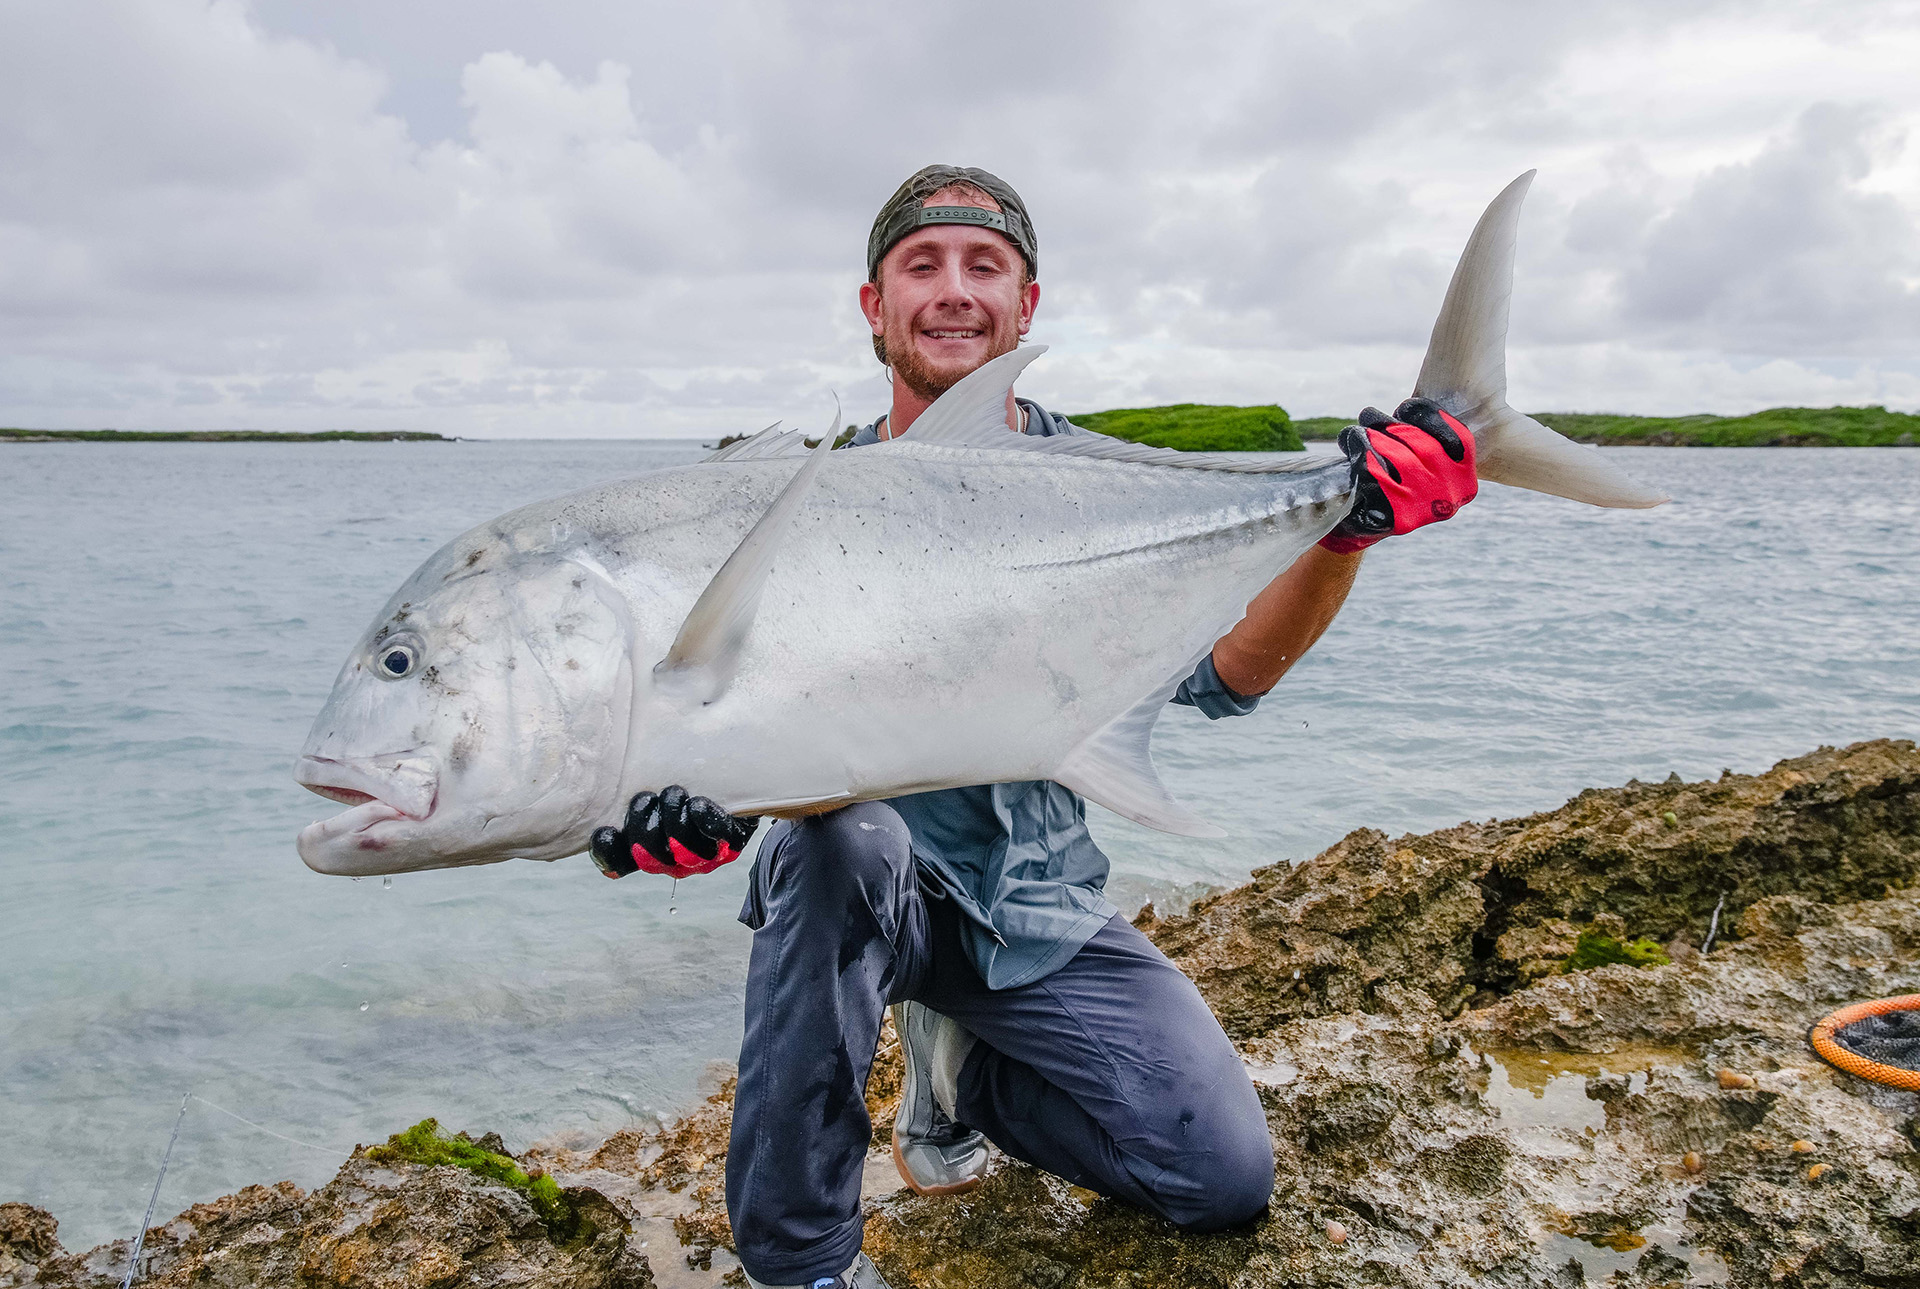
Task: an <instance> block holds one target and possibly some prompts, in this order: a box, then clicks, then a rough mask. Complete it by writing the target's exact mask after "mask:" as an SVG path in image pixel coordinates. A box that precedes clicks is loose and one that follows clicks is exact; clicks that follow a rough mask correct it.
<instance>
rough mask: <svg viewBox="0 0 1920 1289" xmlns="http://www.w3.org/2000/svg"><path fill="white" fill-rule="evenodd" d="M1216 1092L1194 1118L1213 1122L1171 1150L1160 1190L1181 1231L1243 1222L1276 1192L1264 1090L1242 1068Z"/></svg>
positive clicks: (1166, 1209)
mask: <svg viewBox="0 0 1920 1289" xmlns="http://www.w3.org/2000/svg"><path fill="white" fill-rule="evenodd" d="M1236 1076H1237V1077H1236ZM1214 1091H1215V1096H1214V1098H1213V1104H1211V1105H1209V1106H1207V1107H1205V1108H1204V1112H1203V1114H1202V1115H1200V1116H1196V1118H1195V1120H1194V1121H1193V1122H1196V1123H1205V1124H1207V1125H1208V1128H1207V1135H1206V1139H1205V1140H1203V1141H1198V1142H1192V1141H1191V1139H1190V1138H1188V1142H1189V1143H1190V1148H1189V1149H1187V1150H1174V1151H1172V1152H1170V1153H1169V1156H1168V1158H1167V1160H1166V1171H1165V1172H1164V1173H1163V1174H1162V1178H1161V1185H1160V1186H1159V1187H1158V1188H1156V1189H1158V1190H1160V1192H1161V1199H1162V1203H1163V1206H1164V1207H1163V1208H1162V1212H1164V1213H1165V1215H1166V1217H1167V1218H1168V1220H1170V1221H1172V1222H1173V1223H1174V1224H1175V1225H1176V1226H1179V1227H1180V1228H1181V1229H1182V1230H1187V1231H1218V1230H1220V1229H1222V1228H1224V1227H1229V1226H1238V1225H1239V1224H1240V1223H1242V1222H1245V1221H1247V1220H1249V1219H1251V1218H1253V1217H1256V1216H1258V1215H1259V1214H1260V1213H1262V1212H1264V1211H1266V1207H1267V1201H1268V1200H1269V1199H1270V1198H1271V1197H1272V1195H1273V1138H1272V1136H1271V1135H1270V1134H1269V1133H1268V1130H1267V1119H1266V1114H1265V1112H1264V1111H1263V1110H1262V1109H1261V1107H1260V1097H1259V1094H1258V1093H1257V1092H1255V1091H1254V1089H1253V1084H1252V1082H1251V1081H1250V1080H1249V1079H1247V1077H1246V1075H1245V1073H1244V1072H1242V1071H1240V1070H1233V1071H1231V1072H1230V1073H1229V1074H1228V1076H1227V1077H1226V1078H1224V1079H1222V1080H1220V1081H1219V1082H1218V1083H1216V1084H1214ZM1183 1126H1184V1125H1183Z"/></svg>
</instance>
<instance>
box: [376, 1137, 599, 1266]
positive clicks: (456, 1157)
mask: <svg viewBox="0 0 1920 1289" xmlns="http://www.w3.org/2000/svg"><path fill="white" fill-rule="evenodd" d="M366 1157H367V1158H368V1159H371V1160H373V1161H374V1162H375V1163H382V1164H384V1163H398V1164H422V1165H425V1166H426V1167H428V1168H431V1167H433V1166H435V1165H436V1164H448V1165H451V1166H453V1167H455V1168H464V1169H466V1170H467V1171H468V1172H471V1173H476V1174H478V1175H479V1176H481V1177H485V1178H488V1179H490V1180H492V1181H496V1182H499V1183H501V1184H502V1185H504V1186H511V1187H513V1188H514V1189H515V1190H517V1191H522V1192H524V1193H525V1194H526V1197H527V1199H528V1200H529V1201H531V1202H532V1204H533V1207H534V1208H535V1209H536V1210H538V1211H539V1214H540V1216H541V1217H542V1218H544V1219H546V1223H547V1226H548V1227H549V1228H550V1229H551V1230H552V1231H553V1233H554V1235H555V1237H556V1238H559V1239H566V1238H568V1237H570V1236H571V1235H573V1233H574V1228H575V1226H576V1225H577V1224H578V1214H576V1213H575V1211H574V1208H573V1206H572V1205H571V1204H569V1203H567V1200H566V1197H565V1196H563V1195H562V1194H561V1193H560V1185H559V1183H558V1182H556V1181H554V1180H553V1178H551V1177H549V1176H548V1175H547V1174H546V1173H545V1172H542V1173H540V1174H539V1175H538V1176H531V1175H529V1174H527V1173H525V1172H523V1171H521V1168H520V1165H518V1164H516V1163H515V1162H514V1161H513V1156H511V1155H509V1154H507V1153H506V1145H505V1143H503V1142H501V1141H500V1139H499V1137H497V1136H495V1135H494V1134H492V1133H489V1134H487V1136H486V1137H483V1138H482V1139H481V1142H479V1143H476V1142H475V1141H474V1140H473V1139H472V1138H471V1137H469V1136H468V1135H467V1134H466V1133H464V1132H462V1133H457V1134H455V1135H453V1136H448V1135H447V1134H446V1133H445V1132H443V1131H441V1128H440V1121H439V1120H438V1119H430V1118H429V1119H422V1120H421V1121H420V1122H419V1123H416V1124H414V1125H413V1127H411V1128H408V1129H407V1130H406V1131H405V1132H396V1133H394V1134H393V1136H391V1137H388V1138H387V1144H386V1145H384V1146H369V1147H367V1150H366Z"/></svg>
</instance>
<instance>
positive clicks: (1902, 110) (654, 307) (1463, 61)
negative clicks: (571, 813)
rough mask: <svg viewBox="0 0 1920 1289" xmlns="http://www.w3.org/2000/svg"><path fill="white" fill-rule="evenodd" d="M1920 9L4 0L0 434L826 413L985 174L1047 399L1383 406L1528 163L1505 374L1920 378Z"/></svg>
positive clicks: (1821, 381)
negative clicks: (1006, 193)
mask: <svg viewBox="0 0 1920 1289" xmlns="http://www.w3.org/2000/svg"><path fill="white" fill-rule="evenodd" d="M1916 69H1920V3H1914V2H1909V0H1876V2H1872V3H1846V2H1845V0H1821V2H1820V3H1785V4H1768V3H1764V0H1743V2H1741V3H1727V4H1719V3H1704V2H1700V3H1694V2H1690V0H1658V2H1657V3H1655V2H1649V3H1633V2H1631V0H1610V2H1609V3H1605V4H1584V5H1576V4H1540V3H1522V2H1520V0H1508V2H1501V3H1472V2H1470V0H1431V2H1428V3H1421V2H1418V0H1397V2H1393V3H1367V2H1366V0H1358V2H1356V0H1347V2H1346V3H1343V4H1337V5H1335V4H1328V3H1326V2H1325V0H1316V3H1313V4H1291V3H1272V2H1271V0H1266V2H1262V3H1248V4H1211V3H1204V2H1195V0H1188V2H1187V3H1183V4H1179V5H1171V4H1167V3H1164V0H1156V2H1155V3H1139V4H1128V3H1116V2H1114V0H1102V2H1099V3H1047V2H1045V0H1025V2H1024V3H1001V2H999V0H971V2H970V3H966V4H942V5H903V4H898V3H892V4H880V3H872V4H866V3H854V2H846V3H823V2H820V0H815V2H814V3H806V4H791V5H779V4H774V3H761V2H756V3H727V2H725V0H721V2H718V3H715V2H709V3H706V4H700V5H690V4H658V3H636V2H633V0H547V2H545V3H541V4H532V3H505V2H502V0H457V2H456V0H407V2H406V3H394V0H255V2H254V3H252V4H246V3H240V2H238V0H221V2H219V3H212V4H207V3H202V2H199V0H0V425H25V426H42V427H95V426H117V427H121V428H180V427H215V428H220V427H242V426H246V427H260V428H267V429H322V428H347V429H366V430H385V429H427V430H438V431H441V432H444V433H455V434H471V435H479V436H489V437H492V436H509V435H515V436H518V435H529V436H620V437H643V436H656V435H660V436H687V435H709V436H710V435H713V434H716V433H719V432H722V431H728V430H738V429H742V428H757V427H758V426H760V425H762V424H765V423H766V422H768V421H771V420H774V419H775V418H785V419H787V420H788V421H789V422H790V423H800V424H806V425H811V424H814V423H816V422H819V423H824V422H825V420H826V418H827V417H828V416H830V415H831V407H832V403H831V395H832V393H833V392H838V393H839V394H840V396H841V397H842V398H843V399H844V400H845V402H846V405H847V417H846V419H848V420H853V419H856V417H857V418H858V419H861V420H865V419H867V418H869V417H870V416H871V415H872V414H874V413H875V412H876V411H878V410H880V408H881V407H882V405H883V404H884V402H885V399H886V389H885V385H884V381H883V378H882V376H881V374H880V371H879V368H878V365H877V364H876V363H875V362H874V361H873V357H872V353H871V350H870V349H869V347H868V344H867V339H866V327H865V324H864V323H863V322H862V320H861V318H860V315H859V312H858V310H857V308H856V306H855V303H854V293H855V289H856V288H857V286H858V284H859V282H860V281H861V279H862V277H863V276H864V261H863V254H864V248H865V242H866V235H867V229H868V226H869V224H870V223H871V221H872V218H873V215H874V212H875V210H876V209H877V208H878V206H879V204H880V202H881V201H883V200H884V199H885V198H886V196H887V195H888V194H889V193H890V192H891V191H892V190H893V188H894V187H895V186H896V185H897V184H898V183H899V182H900V181H901V179H903V178H904V177H905V176H906V175H907V174H908V173H909V172H911V171H912V170H913V169H915V168H917V167H918V166H920V165H923V164H925V163H927V162H930V161H951V162H957V163H961V164H968V165H978V166H985V167H986V168H988V169H990V170H993V171H995V172H996V173H998V174H1000V175H1001V176H1002V177H1004V178H1005V179H1007V180H1008V181H1009V182H1011V183H1012V184H1013V185H1014V186H1015V187H1016V188H1018V189H1019V190H1020V192H1021V193H1022V195H1023V196H1024V197H1025V198H1026V201H1027V204H1028V206H1029V208H1030V209H1031V211H1032V213H1033V216H1034V220H1035V223H1036V225H1037V228H1038V233H1039V239H1040V268H1041V273H1040V282H1041V287H1042V296H1041V303H1040V312H1039V316H1038V319H1037V321H1036V323H1035V326H1034V330H1033V337H1032V338H1033V339H1034V340H1037V341H1042V342H1045V343H1047V344H1049V345H1051V346H1053V350H1052V352H1051V353H1050V354H1048V356H1047V357H1046V358H1044V359H1042V360H1041V361H1040V362H1039V363H1037V364H1036V365H1035V366H1034V367H1033V368H1032V369H1031V370H1030V371H1029V372H1028V374H1027V376H1026V377H1025V378H1024V379H1023V381H1022V385H1021V389H1022V391H1023V392H1026V393H1029V394H1031V395H1033V396H1034V397H1037V398H1039V399H1040V400H1041V401H1042V402H1044V403H1046V404H1047V405H1049V406H1050V407H1053V408H1055V409H1056V410H1059V411H1067V412H1072V411H1091V410H1096V409H1100V408H1107V407H1116V406H1138V405H1143V404H1152V403H1166V402H1178V401H1204V402H1234V403H1252V402H1269V401H1273V402H1279V403H1281V404H1282V405H1284V406H1285V407H1287V408H1288V409H1289V410H1290V411H1292V412H1293V413H1294V414H1295V415H1324V414H1342V415H1351V414H1353V413H1354V412H1355V411H1357V410H1358V408H1359V406H1360V405H1361V404H1363V403H1368V402H1372V403H1383V404H1389V405H1390V404H1391V403H1392V402H1393V401H1395V400H1397V399H1399V398H1400V397H1402V396H1403V395H1404V394H1405V393H1406V392H1407V391H1408V388H1409V386H1410V385H1411V383H1412V377H1413V374H1414V372H1415V371H1416V370H1417V368H1418V365H1419V355H1420V350H1421V348H1422V346H1423V345H1424V343H1425V339H1426V333H1427V329H1428V328H1429V327H1430V326H1431V324H1432V321H1433V315H1434V312H1435V310H1436V309H1437V308H1438V305H1439V300H1440V296H1441V293H1442V291H1443V290H1444V288H1445V284H1446V279H1447V275H1448V273H1450V272H1451V270H1452V265H1453V259H1454V256H1455V255H1457V254H1458V251H1459V248H1460V246H1461V245H1462V243H1463V242H1464V241H1465V238H1466V235H1467V232H1468V231H1469V229H1470V228H1471V227H1472V224H1473V221H1474V219H1475V218H1476V217H1477V215H1478V213H1479V211H1480V209H1481V208H1482V207H1483V206H1484V205H1485V204H1486V202H1487V201H1489V200H1490V199H1491V198H1492V197H1493V195H1494V194H1495V193H1496V192H1497V191H1499V189H1500V188H1501V186H1502V185H1504V184H1505V183H1506V182H1507V181H1508V180H1510V179H1511V178H1513V176H1514V175H1516V174H1518V173H1520V172H1521V171H1523V170H1526V169H1529V168H1531V167H1538V168H1539V170H1540V177H1539V179H1538V180H1537V181H1536V183H1535V185H1534V188H1533V195H1532V196H1531V198H1530V199H1529V203H1528V208H1527V212H1526V217H1525V220H1524V222H1523V225H1522V231H1521V245H1520V266H1519V270H1518V273H1517V276H1516V283H1515V303H1514V318H1513V332H1512V343H1511V356H1510V373H1511V379H1512V393H1513V402H1514V403H1515V404H1516V405H1518V406H1521V407H1523V408H1529V409H1532V410H1583V411H1629V412H1654V413H1677V412H1692V411H1716V412H1740V411H1748V410H1753V409H1756V408H1760V407H1766V406H1774V405H1779V404H1783V403H1790V404H1812V405H1818V406H1826V405H1829V404H1833V403H1885V404H1887V405H1889V406H1893V407H1898V408H1902V409H1908V410H1911V409H1914V408H1916V407H1920V71H1917V70H1916Z"/></svg>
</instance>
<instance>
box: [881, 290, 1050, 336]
mask: <svg viewBox="0 0 1920 1289" xmlns="http://www.w3.org/2000/svg"><path fill="white" fill-rule="evenodd" d="M860 312H862V313H864V314H866V315H867V326H868V327H870V328H872V329H873V334H874V335H876V336H880V335H885V334H886V328H885V327H884V326H882V325H881V322H880V288H879V287H877V286H875V285H874V284H873V283H871V282H862V283H861V284H860ZM1028 312H1029V313H1030V312H1032V310H1031V309H1029V310H1028ZM1021 329H1022V330H1025V329H1026V324H1025V323H1024V322H1023V323H1021Z"/></svg>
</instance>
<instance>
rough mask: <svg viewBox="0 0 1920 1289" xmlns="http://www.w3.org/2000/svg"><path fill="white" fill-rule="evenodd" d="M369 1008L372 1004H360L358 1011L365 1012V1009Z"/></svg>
mask: <svg viewBox="0 0 1920 1289" xmlns="http://www.w3.org/2000/svg"><path fill="white" fill-rule="evenodd" d="M371 1006H373V1004H372V1003H361V1004H360V1010H361V1011H365V1010H366V1009H367V1008H369V1007H371Z"/></svg>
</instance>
